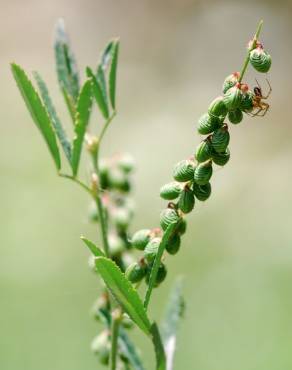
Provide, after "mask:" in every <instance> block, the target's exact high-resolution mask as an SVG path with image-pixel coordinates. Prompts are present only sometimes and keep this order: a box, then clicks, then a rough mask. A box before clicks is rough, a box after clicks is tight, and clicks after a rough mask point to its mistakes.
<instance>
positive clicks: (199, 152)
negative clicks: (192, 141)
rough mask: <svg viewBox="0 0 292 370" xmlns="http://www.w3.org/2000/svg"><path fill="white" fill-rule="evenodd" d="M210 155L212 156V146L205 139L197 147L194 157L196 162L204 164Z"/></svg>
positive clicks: (208, 140)
mask: <svg viewBox="0 0 292 370" xmlns="http://www.w3.org/2000/svg"><path fill="white" fill-rule="evenodd" d="M211 155H212V145H211V143H210V139H209V138H207V139H206V140H204V141H202V142H201V143H200V144H199V145H198V147H197V149H196V154H195V157H196V160H197V161H198V162H199V163H200V162H206V161H207V160H208V159H210V158H211Z"/></svg>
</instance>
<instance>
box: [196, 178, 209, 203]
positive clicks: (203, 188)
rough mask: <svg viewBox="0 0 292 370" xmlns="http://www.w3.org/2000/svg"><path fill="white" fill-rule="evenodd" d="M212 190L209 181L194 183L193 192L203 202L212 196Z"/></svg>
mask: <svg viewBox="0 0 292 370" xmlns="http://www.w3.org/2000/svg"><path fill="white" fill-rule="evenodd" d="M211 191H212V188H211V184H210V183H209V182H208V183H207V184H205V185H198V184H196V183H194V184H193V193H194V195H195V197H196V198H197V199H198V200H200V201H201V202H204V201H205V200H207V199H208V198H209V197H210V195H211Z"/></svg>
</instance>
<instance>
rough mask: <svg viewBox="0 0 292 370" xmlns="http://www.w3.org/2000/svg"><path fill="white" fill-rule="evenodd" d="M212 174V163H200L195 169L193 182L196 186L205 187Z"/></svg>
mask: <svg viewBox="0 0 292 370" xmlns="http://www.w3.org/2000/svg"><path fill="white" fill-rule="evenodd" d="M212 173H213V168H212V161H208V162H204V163H200V164H199V165H198V166H197V167H196V169H195V174H194V180H195V182H196V183H197V184H198V185H206V184H207V183H208V182H209V180H210V178H211V177H212Z"/></svg>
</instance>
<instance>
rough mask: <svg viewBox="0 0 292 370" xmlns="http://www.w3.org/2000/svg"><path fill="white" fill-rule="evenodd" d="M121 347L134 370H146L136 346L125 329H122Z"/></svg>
mask: <svg viewBox="0 0 292 370" xmlns="http://www.w3.org/2000/svg"><path fill="white" fill-rule="evenodd" d="M119 346H120V350H121V352H122V354H123V356H125V357H126V358H127V359H128V362H129V364H130V365H131V366H132V368H133V370H145V368H144V366H143V364H142V361H141V359H140V357H139V355H138V353H137V351H136V348H135V346H134V344H133V343H132V341H131V340H130V338H129V336H128V334H127V332H126V331H125V329H123V327H120V336H119Z"/></svg>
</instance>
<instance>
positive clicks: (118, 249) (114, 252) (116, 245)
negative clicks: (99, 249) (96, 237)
mask: <svg viewBox="0 0 292 370" xmlns="http://www.w3.org/2000/svg"><path fill="white" fill-rule="evenodd" d="M108 243H109V249H110V254H111V256H114V257H115V256H118V255H120V254H121V253H122V252H123V251H124V250H125V248H126V244H125V242H124V241H123V239H122V238H120V237H119V236H118V235H116V234H110V235H109V237H108Z"/></svg>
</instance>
